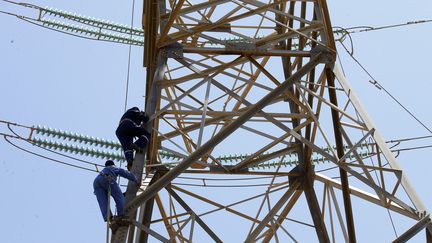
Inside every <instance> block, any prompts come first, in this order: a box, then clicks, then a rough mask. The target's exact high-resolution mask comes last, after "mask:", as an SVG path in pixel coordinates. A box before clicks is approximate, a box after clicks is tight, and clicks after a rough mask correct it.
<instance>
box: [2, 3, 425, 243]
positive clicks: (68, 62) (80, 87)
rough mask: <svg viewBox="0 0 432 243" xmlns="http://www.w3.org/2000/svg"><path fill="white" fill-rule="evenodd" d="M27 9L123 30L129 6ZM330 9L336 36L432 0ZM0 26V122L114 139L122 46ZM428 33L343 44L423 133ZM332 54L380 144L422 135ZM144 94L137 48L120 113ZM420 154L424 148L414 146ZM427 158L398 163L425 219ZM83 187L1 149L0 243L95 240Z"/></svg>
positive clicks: (414, 30)
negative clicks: (52, 11) (422, 206)
mask: <svg viewBox="0 0 432 243" xmlns="http://www.w3.org/2000/svg"><path fill="white" fill-rule="evenodd" d="M29 3H33V4H35V5H39V6H43V7H45V6H49V7H55V8H58V9H63V10H67V11H70V12H76V13H80V14H82V15H86V16H93V17H97V18H100V19H105V20H111V21H113V22H117V23H124V24H130V21H131V5H132V2H131V1H128V2H126V1H113V0H105V1H100V0H94V1H82V0H77V1H29ZM328 4H329V11H330V14H331V17H332V24H333V25H334V26H341V27H346V28H347V27H353V26H373V27H378V26H384V25H392V24H399V23H406V22H408V21H415V20H427V19H432V15H431V10H432V2H431V1H430V0H416V1H402V0H393V1H390V0H382V1H372V0H365V1H341V0H333V1H332V0H331V1H329V3H328ZM135 9H136V11H135V23H140V21H141V19H140V18H141V9H142V2H140V1H137V2H136V6H135ZM0 10H2V11H13V12H16V13H25V14H26V15H28V14H30V15H31V14H35V13H36V12H35V11H33V12H32V11H29V10H28V9H25V8H22V7H14V6H11V5H10V4H7V3H5V2H0ZM33 16H35V17H36V15H33ZM135 26H139V25H137V24H135ZM0 27H1V28H0V30H1V34H0V53H1V54H0V120H7V121H11V122H17V123H20V124H24V125H45V126H49V127H54V128H60V129H63V130H67V131H74V132H78V133H82V134H88V135H92V136H97V137H102V138H107V139H112V140H115V135H114V130H115V128H116V125H117V122H118V119H119V117H120V116H121V114H122V113H123V110H124V104H125V103H124V102H125V88H126V76H127V62H128V46H126V45H120V44H113V43H107V42H98V41H90V40H84V39H80V38H75V37H71V36H68V35H65V34H61V33H57V32H54V31H50V30H46V29H44V28H40V27H37V26H35V25H32V24H29V23H26V22H23V21H21V20H19V19H17V18H15V17H12V16H8V15H4V14H0ZM431 31H432V23H426V24H421V25H410V26H405V27H399V28H392V29H385V30H379V31H371V32H364V33H358V34H353V35H352V37H353V43H354V55H355V57H356V58H358V60H359V61H360V62H361V63H362V64H363V65H364V67H366V69H367V70H368V71H369V72H370V73H371V74H372V75H373V76H374V78H375V79H376V80H378V81H379V82H380V83H381V84H382V86H384V87H385V88H386V89H387V90H388V91H389V92H390V93H391V94H392V95H394V96H395V97H396V98H397V99H398V100H399V101H400V102H401V103H402V104H404V105H405V106H406V107H407V108H408V109H410V110H411V111H412V112H413V113H414V114H415V115H416V116H417V117H418V118H419V119H420V120H421V121H423V122H424V124H425V125H426V126H428V127H432V114H431V111H430V105H431V101H430V90H429V89H430V88H431V84H430V82H431V81H432V80H431V78H430V66H431V65H430V62H431V61H430V57H431V56H432V47H431V45H430V37H431V33H432V32H431ZM345 43H347V42H345ZM338 50H339V53H340V55H341V60H342V65H343V68H344V70H345V73H346V76H347V77H348V79H349V80H350V82H351V84H352V85H353V86H354V88H355V89H356V91H357V93H358V95H359V97H360V99H361V100H362V102H363V104H364V105H365V107H366V109H367V110H368V112H369V115H370V116H371V117H372V119H373V120H374V121H375V123H376V125H377V127H378V128H379V130H380V132H381V133H382V134H383V136H384V137H385V138H386V140H391V139H398V138H406V137H415V136H424V135H431V134H430V133H429V132H428V131H427V130H426V129H425V128H423V127H422V126H421V125H419V124H418V123H417V122H416V121H415V120H414V119H413V118H412V117H410V116H409V115H408V114H407V113H406V112H405V111H403V110H402V108H400V106H398V105H397V104H396V103H395V102H394V101H392V100H391V99H390V97H389V96H387V95H386V94H385V93H384V92H383V90H379V89H377V88H375V87H374V86H373V85H371V84H370V83H369V82H368V81H369V80H370V78H369V77H368V76H367V75H365V73H364V72H363V71H362V70H361V69H360V68H359V66H358V65H357V64H356V63H355V62H353V60H352V59H350V57H348V56H347V55H346V53H345V51H344V49H343V48H342V47H341V46H340V45H339V46H338ZM144 87H145V71H144V69H143V68H142V48H141V47H133V48H132V59H131V69H130V85H129V91H130V93H129V98H128V106H129V107H130V106H140V107H142V106H143V98H142V96H143V95H144V92H145V88H144ZM0 132H6V128H5V127H4V126H2V127H1V130H0ZM430 144H432V140H431V139H429V140H424V141H422V142H421V143H420V144H415V145H430ZM431 155H432V149H424V150H416V151H408V152H404V153H401V154H400V156H399V157H398V160H399V162H400V163H401V165H402V167H403V168H404V169H405V172H406V173H407V176H408V178H409V179H410V181H411V182H412V184H413V185H414V187H415V189H416V190H417V192H418V193H419V194H420V198H421V199H422V200H423V202H424V204H425V205H426V207H427V208H428V209H429V210H431V209H432V195H431V194H430V187H429V185H430V183H431V177H430V171H431V170H432V163H431V161H430V157H431ZM94 162H99V163H102V162H101V161H94ZM93 178H94V174H93V173H90V172H87V171H81V170H77V169H72V168H69V167H65V166H61V165H58V164H53V163H52V162H50V161H47V160H44V159H41V158H38V157H35V156H33V155H29V154H27V153H24V152H22V151H19V150H17V149H16V148H14V147H12V146H10V145H9V144H7V143H6V142H5V141H4V140H3V139H0V185H1V189H2V190H1V191H2V193H3V195H2V197H1V199H0V209H1V210H2V212H1V215H2V219H3V220H2V221H1V222H0V233H1V234H2V241H3V242H8V243H19V242H45V243H51V242H52V243H56V242H65V243H67V242H103V241H104V239H105V238H104V237H105V228H104V227H105V226H104V224H103V221H102V220H101V216H100V212H99V209H98V206H97V203H96V200H95V197H94V195H93V191H92V190H93V189H92V181H93Z"/></svg>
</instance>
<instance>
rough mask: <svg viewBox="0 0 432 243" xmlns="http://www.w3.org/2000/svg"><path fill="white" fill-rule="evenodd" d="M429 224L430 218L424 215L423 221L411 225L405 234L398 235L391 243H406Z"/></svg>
mask: <svg viewBox="0 0 432 243" xmlns="http://www.w3.org/2000/svg"><path fill="white" fill-rule="evenodd" d="M430 223H431V217H430V215H429V214H428V215H426V217H424V218H423V219H421V220H420V221H418V222H417V223H416V224H415V225H413V226H412V227H411V228H409V229H408V230H407V231H405V233H403V234H402V235H400V236H399V237H398V238H396V239H395V240H394V241H393V243H404V242H407V241H408V240H409V239H411V238H412V237H413V236H415V235H416V234H417V233H418V232H420V231H421V230H423V229H424V228H426V227H427V226H428V225H430Z"/></svg>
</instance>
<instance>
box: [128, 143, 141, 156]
mask: <svg viewBox="0 0 432 243" xmlns="http://www.w3.org/2000/svg"><path fill="white" fill-rule="evenodd" d="M131 147H132V149H133V150H135V151H136V152H137V153H140V154H141V153H142V152H143V148H141V147H140V146H138V145H136V144H135V143H132V144H131Z"/></svg>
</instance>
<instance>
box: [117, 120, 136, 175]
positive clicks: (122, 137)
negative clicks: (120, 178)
mask: <svg viewBox="0 0 432 243" xmlns="http://www.w3.org/2000/svg"><path fill="white" fill-rule="evenodd" d="M116 136H117V138H118V140H119V141H120V144H121V145H122V148H123V152H124V155H125V158H126V161H127V168H128V170H130V168H131V167H132V163H133V158H134V156H133V149H132V147H131V144H132V142H133V136H130V135H129V134H128V126H126V125H120V126H119V127H118V128H117V130H116Z"/></svg>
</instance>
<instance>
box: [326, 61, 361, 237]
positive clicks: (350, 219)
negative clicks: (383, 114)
mask: <svg viewBox="0 0 432 243" xmlns="http://www.w3.org/2000/svg"><path fill="white" fill-rule="evenodd" d="M325 72H326V75H327V83H328V85H329V87H331V88H330V89H328V92H329V97H330V102H331V103H332V104H333V105H335V106H338V102H337V97H336V92H335V90H334V87H335V84H334V79H335V77H334V75H333V73H332V71H331V69H330V68H329V67H326V69H325ZM331 115H332V120H333V131H334V137H335V141H336V150H337V155H338V157H339V158H340V159H339V162H342V163H344V162H345V160H344V158H345V151H344V149H345V148H344V144H343V140H342V134H341V130H340V129H341V124H340V119H339V112H338V111H337V110H335V109H331ZM339 174H340V178H341V184H342V195H343V199H344V208H345V219H346V224H347V228H348V237H349V241H350V243H355V242H356V235H355V228H354V216H353V212H352V205H351V197H350V193H349V183H348V175H347V172H346V171H345V170H343V169H342V168H339Z"/></svg>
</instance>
